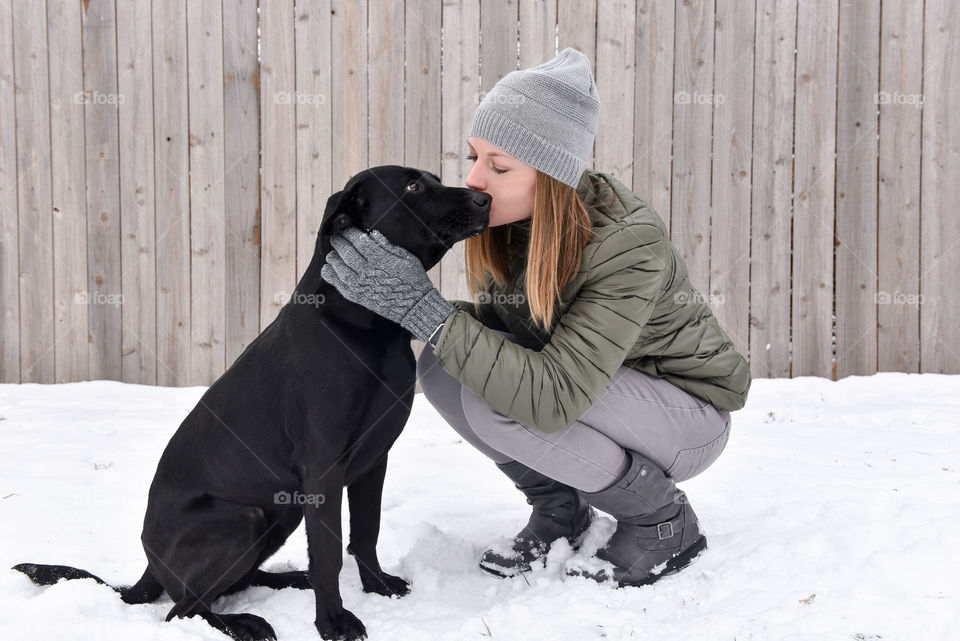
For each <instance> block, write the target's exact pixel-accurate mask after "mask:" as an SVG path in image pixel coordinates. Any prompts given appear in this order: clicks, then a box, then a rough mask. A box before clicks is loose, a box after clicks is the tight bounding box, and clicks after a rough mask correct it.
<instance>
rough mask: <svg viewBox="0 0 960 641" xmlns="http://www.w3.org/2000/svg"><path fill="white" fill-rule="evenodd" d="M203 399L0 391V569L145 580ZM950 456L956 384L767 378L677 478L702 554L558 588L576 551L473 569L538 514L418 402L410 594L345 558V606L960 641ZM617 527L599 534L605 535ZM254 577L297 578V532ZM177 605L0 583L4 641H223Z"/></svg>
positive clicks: (553, 622) (394, 558)
mask: <svg viewBox="0 0 960 641" xmlns="http://www.w3.org/2000/svg"><path fill="white" fill-rule="evenodd" d="M203 390H204V388H201V387H192V388H162V387H147V386H139V385H128V384H122V383H115V382H106V381H96V382H90V383H74V384H68V385H57V386H44V385H0V417H2V420H0V524H2V525H0V568H9V567H10V566H11V565H13V564H15V563H18V562H22V561H36V562H44V563H65V564H70V565H75V566H77V567H82V568H86V569H88V570H91V571H92V572H94V573H95V574H99V575H100V576H101V577H103V578H104V579H106V580H107V581H110V582H113V583H119V584H129V583H131V582H133V581H135V580H136V579H138V578H139V576H140V573H141V572H142V570H143V568H144V566H145V561H144V556H143V550H142V548H141V546H140V542H139V536H140V527H141V522H142V518H143V510H144V507H145V501H146V495H147V488H148V486H149V483H150V481H151V479H152V476H153V472H154V469H155V465H156V461H157V458H158V457H159V455H160V452H161V450H162V449H163V447H164V445H165V444H166V441H167V439H168V438H169V436H170V435H171V434H172V433H173V431H174V430H175V429H176V428H177V426H178V425H179V423H180V421H181V420H182V418H183V417H184V416H185V415H186V413H187V412H188V411H189V410H190V409H191V408H192V407H193V405H194V404H195V403H196V401H197V400H198V399H199V398H200V395H201V394H202V393H203ZM958 457H960V376H942V375H933V374H923V375H916V374H912V375H911V374H890V373H885V374H879V375H876V376H870V377H849V378H846V379H844V380H841V381H839V382H831V381H827V380H823V379H817V378H809V377H804V378H796V379H793V380H786V379H776V380H770V379H758V380H755V381H754V382H753V387H752V389H751V392H750V398H749V403H748V405H747V407H746V408H744V409H743V410H741V411H739V412H736V413H734V414H733V432H732V436H731V438H730V441H729V443H728V445H727V448H726V450H725V451H724V453H723V455H721V457H720V458H719V459H718V461H717V462H716V463H715V464H714V465H713V466H712V467H711V468H710V469H708V470H706V471H705V472H704V473H702V474H701V475H699V476H697V477H695V478H693V479H690V480H688V481H686V482H683V483H681V484H680V486H681V487H682V488H683V489H684V490H685V491H686V492H687V494H688V496H689V498H690V501H691V503H692V504H693V505H694V507H695V508H696V510H697V514H698V515H699V517H700V520H701V524H702V528H703V530H704V532H705V533H706V535H707V538H708V541H709V548H708V549H707V551H706V552H705V553H704V554H703V555H702V556H700V557H699V558H698V559H697V560H696V561H695V562H694V563H693V564H692V565H691V566H689V567H688V568H686V569H685V570H684V571H682V572H681V573H679V574H676V575H673V576H670V577H666V578H664V579H663V580H661V581H660V582H658V583H656V584H654V585H651V586H645V587H642V588H627V589H621V590H614V589H611V588H607V587H603V586H599V585H597V584H595V583H592V582H590V581H588V580H586V579H580V578H576V579H564V577H563V572H562V566H563V562H564V561H565V560H566V559H567V558H568V557H569V556H570V555H571V553H570V551H569V549H557V547H558V546H557V547H555V549H554V550H553V551H552V552H551V554H550V556H549V558H548V563H547V565H546V567H544V568H542V569H540V570H538V571H536V572H534V573H533V574H532V575H531V576H528V577H527V578H517V579H512V580H497V579H494V578H490V577H487V576H486V575H484V574H482V573H481V571H480V570H479V569H478V568H477V565H476V564H477V559H478V557H479V555H480V553H481V551H482V550H483V549H484V548H485V547H486V546H487V544H489V543H490V542H492V541H493V540H495V539H496V538H498V537H501V536H503V535H507V534H513V533H514V532H516V531H517V529H519V527H520V526H521V525H522V524H523V523H524V522H525V520H526V517H527V514H528V512H527V510H528V507H527V505H526V503H524V501H523V497H522V495H520V494H519V493H518V492H517V491H516V489H514V488H513V486H512V485H511V484H510V482H509V481H508V480H507V479H506V478H505V477H503V476H501V475H500V474H499V473H498V472H497V471H496V469H495V468H494V466H493V465H492V464H491V463H489V462H488V461H487V460H486V459H484V458H483V457H482V456H481V455H479V454H478V453H477V452H475V451H474V450H473V449H471V447H470V446H469V445H467V444H465V443H463V442H461V441H460V440H459V439H458V438H457V436H456V434H455V433H454V432H453V431H452V430H451V429H449V427H447V426H446V424H445V423H444V422H443V420H442V419H441V418H440V416H439V415H438V414H437V413H436V412H435V411H434V410H433V408H432V406H431V405H430V404H429V403H428V402H427V401H426V399H425V398H423V396H422V395H418V396H417V398H416V402H415V407H414V410H413V414H412V416H411V418H410V421H409V423H408V424H407V428H406V431H405V432H404V434H403V435H402V436H401V437H400V440H399V441H398V443H397V445H396V447H395V448H394V449H393V451H392V452H391V455H390V467H389V470H388V472H387V481H386V487H385V490H384V507H383V527H382V531H381V536H380V547H379V550H380V558H381V561H382V563H383V565H384V568H385V569H386V570H387V571H389V572H392V573H395V574H399V575H402V576H404V577H406V578H408V579H409V580H411V582H412V592H411V594H410V595H409V596H407V597H405V598H403V599H387V598H384V597H381V596H377V595H368V594H364V593H363V592H362V591H361V590H360V582H359V579H358V577H357V572H356V564H355V562H354V560H353V559H352V557H349V556H346V555H344V570H343V573H342V574H341V581H340V583H341V589H342V594H343V601H344V605H345V606H346V607H347V608H349V609H350V610H352V611H353V612H354V613H355V614H357V616H359V617H360V619H361V620H362V621H363V622H364V623H365V624H366V626H367V631H368V633H369V634H370V638H371V639H372V640H374V641H377V640H387V639H389V640H394V639H397V640H400V639H402V640H404V641H408V640H410V641H416V640H419V639H445V640H453V639H484V638H492V639H506V640H511V641H512V640H514V639H516V640H533V639H545V640H550V641H555V640H561V639H577V640H578V641H579V640H581V639H611V640H612V639H631V638H633V639H669V640H670V641H681V640H686V639H690V640H697V641H700V640H704V639H729V640H734V639H736V640H738V641H747V640H749V639H763V640H770V639H783V640H798V639H817V640H824V639H837V640H841V639H843V640H846V639H877V640H883V641H895V640H898V639H902V640H913V639H924V640H932V639H936V640H941V639H942V640H952V639H960V616H958V614H957V613H958V612H960V561H958V559H960V460H958ZM346 525H347V521H346V520H345V521H344V529H345V530H346ZM610 531H612V521H610V520H609V519H603V520H602V521H601V523H600V524H599V526H598V532H597V534H598V536H599V535H600V534H604V533H607V534H609V532H610ZM600 538H602V537H600ZM595 547H596V544H595V545H594V548H595ZM266 565H267V569H287V568H293V567H296V568H304V567H306V540H305V537H304V535H303V530H302V528H301V529H300V530H298V531H297V532H296V533H295V534H294V536H293V537H292V538H291V539H290V540H289V542H288V543H287V545H286V546H285V547H284V548H282V549H281V550H280V552H278V554H277V555H276V556H275V557H274V558H272V559H271V560H269V561H268V562H267V564H266ZM217 606H218V608H215V609H220V610H222V611H226V612H253V613H256V614H260V615H261V616H263V617H265V618H266V619H267V620H268V621H269V622H270V623H271V624H272V625H273V627H274V629H275V630H276V631H277V634H278V636H279V638H280V639H281V640H282V641H292V640H294V639H310V640H313V639H319V636H318V635H317V634H316V631H315V629H314V628H313V624H312V620H313V595H312V593H310V592H303V591H298V590H282V591H273V590H270V589H267V588H254V589H250V590H248V591H246V592H244V593H241V594H237V595H232V596H230V597H226V598H224V599H221V600H220V601H218V602H217ZM169 608H170V601H169V599H168V598H167V597H166V596H164V597H162V598H161V599H160V600H159V601H157V602H156V603H153V604H149V605H141V606H127V605H124V604H123V603H121V602H120V600H119V599H118V598H117V595H115V594H114V593H113V592H112V591H110V590H109V589H108V588H106V587H104V586H100V585H97V584H96V583H94V582H93V581H91V580H84V581H72V582H61V583H59V584H57V585H55V586H51V587H47V588H40V587H37V586H34V585H32V584H31V583H30V582H29V581H28V580H27V578H26V577H24V576H23V575H21V574H19V573H17V572H14V571H12V570H3V569H0V636H2V638H4V639H24V640H27V639H29V640H31V641H40V640H47V639H98V640H104V639H118V640H119V639H122V640H127V639H158V640H159V639H165V640H171V641H172V640H186V639H215V640H217V641H221V640H222V639H225V638H226V637H223V636H222V635H220V634H219V633H217V632H216V631H214V630H213V629H212V628H210V627H209V626H208V625H207V624H206V623H204V622H202V621H192V620H176V621H174V622H171V623H164V622H163V618H164V616H165V615H166V613H167V611H168V610H169Z"/></svg>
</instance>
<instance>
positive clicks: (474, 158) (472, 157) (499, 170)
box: [467, 155, 509, 174]
mask: <svg viewBox="0 0 960 641" xmlns="http://www.w3.org/2000/svg"><path fill="white" fill-rule="evenodd" d="M476 159H477V157H476V156H475V155H471V156H467V160H476ZM490 169H492V170H493V171H495V172H496V173H498V174H505V173H507V171H509V170H508V169H497V168H496V167H494V166H493V165H490Z"/></svg>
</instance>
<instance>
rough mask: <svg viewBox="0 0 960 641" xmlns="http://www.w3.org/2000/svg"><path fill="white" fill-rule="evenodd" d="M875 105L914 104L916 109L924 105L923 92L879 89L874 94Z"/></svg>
mask: <svg viewBox="0 0 960 641" xmlns="http://www.w3.org/2000/svg"><path fill="white" fill-rule="evenodd" d="M873 104H875V105H912V106H913V107H914V108H916V109H920V108H921V107H923V94H922V93H900V92H899V91H894V92H890V91H878V92H877V93H875V94H873Z"/></svg>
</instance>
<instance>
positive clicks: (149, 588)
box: [13, 563, 163, 604]
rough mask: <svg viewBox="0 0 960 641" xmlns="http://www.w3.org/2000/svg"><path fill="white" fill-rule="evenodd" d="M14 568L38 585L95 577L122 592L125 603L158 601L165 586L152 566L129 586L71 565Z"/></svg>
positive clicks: (24, 565) (27, 564)
mask: <svg viewBox="0 0 960 641" xmlns="http://www.w3.org/2000/svg"><path fill="white" fill-rule="evenodd" d="M13 569H14V570H17V571H18V572H23V573H24V574H26V575H27V576H28V577H30V580H31V581H33V582H34V583H36V584H37V585H53V584H54V583H56V582H57V581H59V580H60V579H67V580H68V581H70V580H72V579H93V580H94V581H96V582H97V583H102V584H103V585H105V586H107V587H108V588H110V589H112V590H113V591H114V592H119V593H120V598H121V599H122V600H123V602H124V603H131V604H134V603H151V602H153V601H156V600H157V599H158V598H159V597H160V595H161V594H163V586H162V585H160V583H159V582H158V581H157V580H156V579H155V578H153V575H152V574H150V568H147V569H146V570H145V571H144V573H143V576H142V577H140V580H139V581H137V583H136V585H131V586H129V587H124V586H121V587H117V586H115V585H110V584H109V583H107V582H106V581H104V580H103V579H101V578H100V577H98V576H94V575H92V574H90V573H89V572H87V571H86V570H81V569H80V568H72V567H70V566H69V565H39V564H37V563H20V564H17V565H15V566H13Z"/></svg>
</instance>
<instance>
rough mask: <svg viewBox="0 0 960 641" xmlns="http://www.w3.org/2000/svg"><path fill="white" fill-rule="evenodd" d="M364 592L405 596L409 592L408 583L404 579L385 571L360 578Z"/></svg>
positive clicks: (387, 595) (388, 595)
mask: <svg viewBox="0 0 960 641" xmlns="http://www.w3.org/2000/svg"><path fill="white" fill-rule="evenodd" d="M360 582H361V583H362V584H363V591H364V592H373V593H375V594H380V595H383V596H386V597H390V596H397V597H401V596H405V595H406V594H408V593H409V592H410V584H409V583H407V582H406V581H405V580H404V579H401V578H400V577H398V576H393V575H392V574H387V573H386V572H380V573H379V574H373V575H370V576H368V577H366V578H361V581H360Z"/></svg>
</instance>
